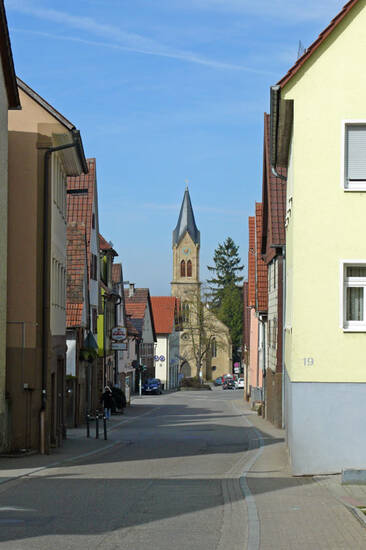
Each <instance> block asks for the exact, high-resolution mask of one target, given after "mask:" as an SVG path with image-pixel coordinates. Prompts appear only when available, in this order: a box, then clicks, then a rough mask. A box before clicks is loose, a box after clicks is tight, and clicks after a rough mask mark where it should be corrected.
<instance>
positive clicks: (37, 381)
mask: <svg viewBox="0 0 366 550" xmlns="http://www.w3.org/2000/svg"><path fill="white" fill-rule="evenodd" d="M19 93H20V100H21V104H22V110H21V111H10V112H9V121H8V127H9V209H8V215H9V228H11V231H9V236H8V309H7V311H8V320H9V322H13V323H15V322H16V323H22V324H19V325H18V324H17V325H16V324H14V325H10V326H11V330H9V331H8V338H7V373H6V389H7V391H8V393H9V396H10V399H9V413H10V414H9V422H10V424H9V425H10V437H9V445H10V447H11V448H14V449H16V448H24V447H31V448H39V442H40V436H39V415H40V408H41V390H42V378H41V374H42V332H41V331H42V306H43V297H42V289H43V277H42V261H43V242H44V236H43V188H44V150H42V149H40V147H45V146H48V147H49V146H53V145H55V144H56V141H55V140H56V139H57V138H56V137H55V136H56V135H60V134H62V135H63V136H65V137H66V139H67V140H68V141H71V140H72V137H71V134H70V132H69V131H68V130H67V129H66V128H65V127H64V126H62V125H61V124H60V123H59V122H58V121H57V120H56V119H55V118H54V117H53V116H51V114H50V113H48V112H47V111H46V110H45V109H44V108H43V107H41V105H39V104H38V103H37V102H36V101H35V100H33V99H31V98H30V97H29V96H28V95H27V94H25V93H24V92H23V91H22V90H19ZM50 172H51V174H52V170H51V171H50ZM52 185H53V182H52V176H51V181H50V187H51V193H52V191H53V188H52ZM52 198H53V197H51V199H52ZM51 212H52V215H53V216H54V215H55V212H54V208H51ZM52 215H51V219H52ZM64 230H65V226H64V221H63V222H62V223H60V220H57V219H56V221H55V218H54V223H53V225H52V230H51V242H52V246H53V249H52V251H54V250H55V249H56V247H57V249H58V252H59V255H60V257H61V259H62V261H63V262H64V265H65V264H66V261H65V252H66V235H65V232H64ZM48 269H49V272H50V271H51V267H50V265H49V266H48ZM63 315H64V314H63ZM61 325H63V326H62V327H61V328H60V326H61ZM22 326H24V327H25V331H26V337H25V342H24V344H25V345H24V346H23V342H22V333H21V328H22ZM47 331H48V334H49V340H48V356H47V363H48V372H47V404H46V407H47V409H46V433H47V441H46V448H49V445H50V444H51V443H53V444H59V443H60V438H61V437H62V433H61V429H62V428H60V425H59V424H57V422H62V420H54V424H53V426H51V421H52V419H56V418H58V419H59V418H60V413H57V414H56V409H57V407H58V406H59V405H60V407H61V409H62V403H61V404H60V398H59V395H60V393H61V394H62V397H61V400H62V399H63V384H64V380H63V373H62V369H63V368H64V367H63V363H62V362H63V360H64V358H65V351H66V348H65V343H66V337H65V327H64V323H62V320H61V322H60V320H58V327H57V330H54V332H55V333H56V335H55V336H54V337H53V339H52V340H51V331H50V326H49V325H48V323H47ZM61 409H60V410H61ZM51 413H53V414H51ZM61 414H62V411H61ZM56 424H57V425H56Z"/></svg>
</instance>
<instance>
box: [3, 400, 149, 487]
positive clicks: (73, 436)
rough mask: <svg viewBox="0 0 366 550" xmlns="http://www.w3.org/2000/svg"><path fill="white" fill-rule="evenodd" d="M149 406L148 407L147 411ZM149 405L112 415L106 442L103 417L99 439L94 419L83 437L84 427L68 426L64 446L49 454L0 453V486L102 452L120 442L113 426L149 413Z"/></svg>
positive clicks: (100, 423)
mask: <svg viewBox="0 0 366 550" xmlns="http://www.w3.org/2000/svg"><path fill="white" fill-rule="evenodd" d="M146 408H148V410H146ZM150 411H151V407H149V405H147V406H146V407H145V406H144V405H142V404H140V405H139V406H138V407H127V408H126V409H124V414H120V415H113V416H112V418H111V419H110V420H109V421H108V424H107V426H108V427H107V438H108V439H107V441H105V440H104V433H103V420H101V421H100V422H99V439H96V438H95V422H93V423H91V426H90V438H87V437H86V426H82V427H80V428H69V429H68V430H67V436H66V439H65V440H64V441H63V446H62V447H59V448H55V449H52V452H51V453H50V454H48V455H41V454H31V455H22V456H17V457H9V456H4V455H3V456H2V455H0V485H1V484H2V483H6V482H7V481H12V480H14V479H17V478H20V477H24V476H27V475H29V474H32V473H35V472H37V471H40V470H44V469H45V468H54V467H57V466H60V465H61V464H62V463H67V462H72V461H75V460H79V459H82V458H84V457H87V456H89V455H93V454H97V453H102V452H104V451H106V450H107V449H110V448H111V447H114V446H115V445H118V444H119V443H120V442H119V440H118V433H117V432H116V429H117V428H118V427H120V426H123V424H126V423H129V422H133V421H134V420H137V419H138V418H140V417H142V416H144V415H145V414H149V413H150Z"/></svg>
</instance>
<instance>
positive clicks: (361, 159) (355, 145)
mask: <svg viewBox="0 0 366 550" xmlns="http://www.w3.org/2000/svg"><path fill="white" fill-rule="evenodd" d="M346 177H347V180H348V181H349V180H356V181H360V180H366V125H365V124H352V125H348V126H347V127H346Z"/></svg>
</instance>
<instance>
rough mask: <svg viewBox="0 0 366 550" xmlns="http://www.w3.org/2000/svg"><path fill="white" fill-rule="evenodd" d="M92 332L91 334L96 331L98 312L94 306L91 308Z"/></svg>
mask: <svg viewBox="0 0 366 550" xmlns="http://www.w3.org/2000/svg"><path fill="white" fill-rule="evenodd" d="M92 332H93V334H97V333H98V312H97V308H96V307H93V308H92Z"/></svg>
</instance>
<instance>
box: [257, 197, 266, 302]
mask: <svg viewBox="0 0 366 550" xmlns="http://www.w3.org/2000/svg"><path fill="white" fill-rule="evenodd" d="M262 217H263V205H262V203H261V202H257V203H256V204H255V229H256V239H257V242H256V245H257V258H256V260H257V307H258V309H257V311H260V312H264V311H267V309H268V275H267V264H266V263H265V261H264V260H263V259H262V256H261V244H262Z"/></svg>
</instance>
